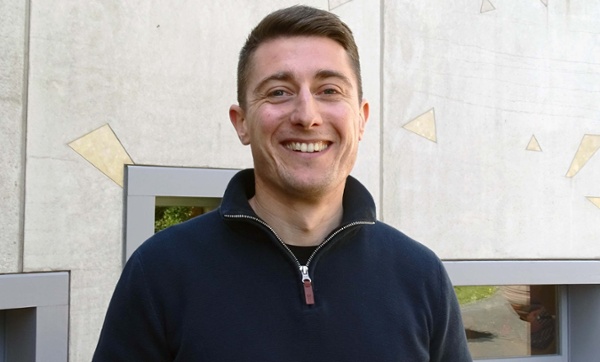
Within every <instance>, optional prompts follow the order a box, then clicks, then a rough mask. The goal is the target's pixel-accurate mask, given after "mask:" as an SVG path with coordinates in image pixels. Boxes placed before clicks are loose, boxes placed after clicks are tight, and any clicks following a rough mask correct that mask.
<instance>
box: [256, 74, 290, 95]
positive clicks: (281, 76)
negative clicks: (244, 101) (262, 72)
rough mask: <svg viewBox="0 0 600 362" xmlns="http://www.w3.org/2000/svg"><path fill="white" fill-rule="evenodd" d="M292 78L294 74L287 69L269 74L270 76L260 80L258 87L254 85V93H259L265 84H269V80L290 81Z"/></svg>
mask: <svg viewBox="0 0 600 362" xmlns="http://www.w3.org/2000/svg"><path fill="white" fill-rule="evenodd" d="M292 78H293V76H292V74H291V73H290V72H286V71H282V72H277V73H274V74H271V75H268V76H266V77H264V78H263V79H261V81H260V82H258V84H257V85H256V87H254V89H253V91H254V93H257V92H258V91H259V90H260V89H261V88H262V87H264V85H265V84H267V83H268V82H270V81H272V80H283V81H288V80H290V79H292Z"/></svg>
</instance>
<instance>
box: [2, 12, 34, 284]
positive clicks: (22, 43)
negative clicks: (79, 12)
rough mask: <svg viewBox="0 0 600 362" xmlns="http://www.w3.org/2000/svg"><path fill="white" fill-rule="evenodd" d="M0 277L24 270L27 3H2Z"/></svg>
mask: <svg viewBox="0 0 600 362" xmlns="http://www.w3.org/2000/svg"><path fill="white" fill-rule="evenodd" d="M0 14H2V15H0V19H1V21H0V34H1V36H0V54H2V55H1V56H0V145H2V146H0V147H1V148H0V149H1V150H2V151H1V152H0V167H1V168H2V170H1V171H0V202H1V204H2V208H3V211H2V217H0V273H16V272H18V271H20V268H21V255H20V254H21V252H20V250H21V245H22V243H21V241H22V235H21V230H22V224H21V220H22V219H23V218H22V216H23V187H24V178H23V177H24V175H23V172H24V163H23V155H24V138H23V134H24V127H25V124H26V118H25V114H24V100H25V97H26V93H27V92H26V86H27V85H26V84H25V74H26V59H27V56H26V53H27V49H26V41H27V40H26V39H27V22H28V14H27V2H26V1H25V0H22V1H12V2H10V3H7V2H4V1H3V2H0Z"/></svg>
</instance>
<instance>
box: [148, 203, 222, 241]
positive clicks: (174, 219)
mask: <svg viewBox="0 0 600 362" xmlns="http://www.w3.org/2000/svg"><path fill="white" fill-rule="evenodd" d="M220 202H221V199H220V198H212V197H157V198H156V206H155V208H154V232H155V233H157V232H159V231H161V230H163V229H166V228H168V227H169V226H172V225H175V224H179V223H181V222H184V221H186V220H189V219H191V218H193V217H196V216H198V215H202V214H205V213H207V212H209V211H211V210H213V209H215V208H217V207H218V206H219V203H220Z"/></svg>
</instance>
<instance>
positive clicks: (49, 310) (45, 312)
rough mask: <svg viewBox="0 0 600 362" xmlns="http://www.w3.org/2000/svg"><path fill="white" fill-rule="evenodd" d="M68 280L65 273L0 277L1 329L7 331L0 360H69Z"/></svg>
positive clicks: (22, 274) (3, 339)
mask: <svg viewBox="0 0 600 362" xmlns="http://www.w3.org/2000/svg"><path fill="white" fill-rule="evenodd" d="M69 277H70V275H69V272H66V271H65V272H49V273H20V274H1V275H0V291H1V292H0V295H2V298H0V310H1V311H2V312H3V318H2V319H1V320H0V322H2V323H1V324H0V328H3V329H5V330H4V331H3V332H2V333H0V337H1V338H2V340H1V341H0V344H1V346H0V347H1V348H0V352H2V355H0V361H4V360H5V358H6V360H10V359H11V358H17V359H18V357H23V356H27V357H24V358H27V360H35V361H42V360H43V361H67V360H68V353H69V284H70V278H69ZM9 314H12V315H14V316H16V317H15V318H8V317H7V316H8V315H9ZM9 319H11V320H10V321H9ZM4 343H8V344H10V346H5V345H4ZM9 349H10V351H9ZM19 360H20V359H19Z"/></svg>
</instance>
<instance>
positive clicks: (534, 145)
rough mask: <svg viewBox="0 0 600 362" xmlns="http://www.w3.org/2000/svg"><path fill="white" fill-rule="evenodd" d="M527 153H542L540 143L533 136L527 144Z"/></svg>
mask: <svg viewBox="0 0 600 362" xmlns="http://www.w3.org/2000/svg"><path fill="white" fill-rule="evenodd" d="M526 149H527V151H537V152H542V147H540V143H539V142H538V140H537V138H535V136H534V135H532V136H531V139H530V140H529V143H528V144H527V148H526Z"/></svg>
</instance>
